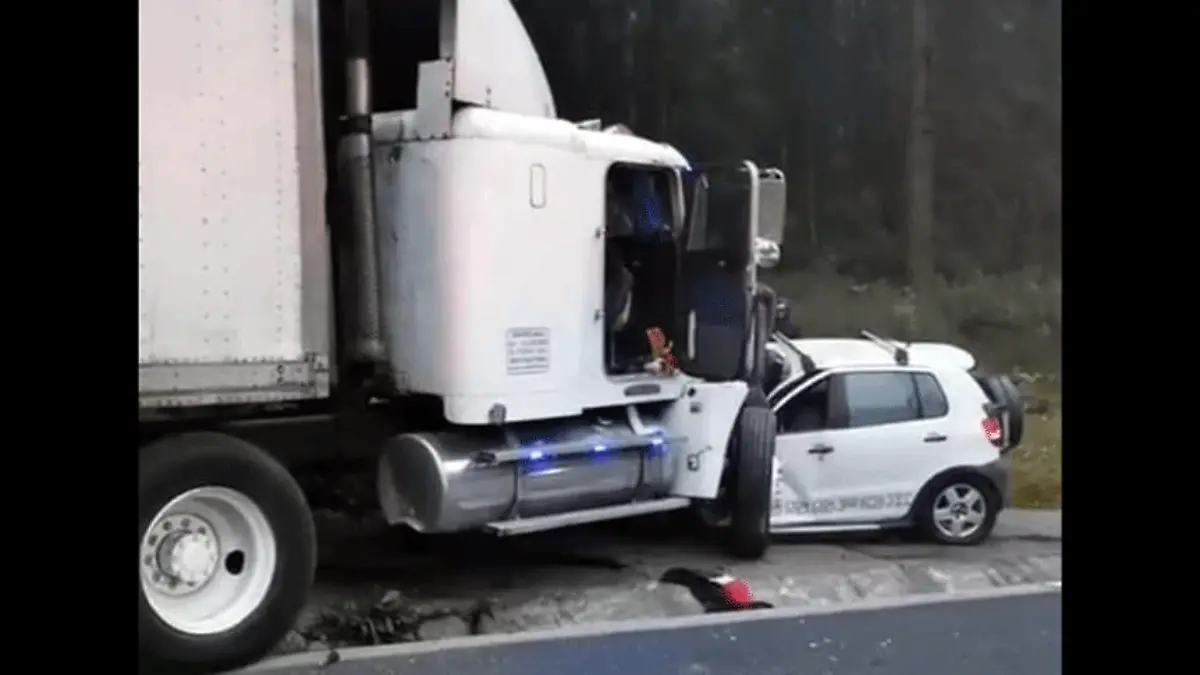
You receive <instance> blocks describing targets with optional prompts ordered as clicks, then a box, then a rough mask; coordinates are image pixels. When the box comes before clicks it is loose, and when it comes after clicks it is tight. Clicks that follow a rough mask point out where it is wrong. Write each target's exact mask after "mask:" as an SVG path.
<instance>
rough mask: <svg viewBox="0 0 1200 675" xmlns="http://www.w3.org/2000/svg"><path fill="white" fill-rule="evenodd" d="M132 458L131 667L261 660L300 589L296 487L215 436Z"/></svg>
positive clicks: (302, 567) (305, 548)
mask: <svg viewBox="0 0 1200 675" xmlns="http://www.w3.org/2000/svg"><path fill="white" fill-rule="evenodd" d="M138 459H139V461H138V531H139V533H140V542H139V544H140V547H139V550H138V566H139V577H140V579H141V592H140V594H139V598H138V645H139V655H140V657H141V658H140V660H141V665H142V666H143V667H149V668H158V667H170V668H172V669H175V670H183V671H187V672H203V671H213V670H224V669H229V668H236V667H239V666H243V665H247V664H249V663H251V662H253V661H255V660H257V659H259V658H261V657H262V656H264V655H265V654H266V653H267V652H269V651H270V650H271V649H272V648H273V647H274V646H275V645H276V644H277V643H278V642H279V640H280V639H281V638H282V637H283V636H284V635H285V634H286V632H287V631H288V630H289V629H290V628H291V626H292V623H293V622H294V621H295V620H296V618H297V617H298V616H299V614H300V611H301V610H302V609H303V607H304V603H305V602H306V601H307V597H308V591H309V589H310V588H311V586H312V580H313V574H314V572H315V568H316V533H315V530H314V527H313V521H312V515H311V514H310V512H309V510H308V505H307V504H306V502H305V500H304V495H303V493H302V492H301V491H300V486H299V485H297V484H296V481H295V480H294V479H293V478H292V476H291V475H290V474H289V473H288V472H287V470H286V469H285V468H284V467H283V466H282V465H281V464H279V462H277V461H275V459H273V458H272V457H270V456H269V455H268V454H267V453H265V452H263V451H262V450H260V449H259V448H257V447H255V446H254V445H251V444H249V443H246V442H245V441H242V440H239V439H237V438H233V437H231V436H226V435H223V434H217V433H208V432H197V433H185V434H179V435H175V436H168V437H164V438H161V439H159V440H157V441H155V442H153V443H151V444H149V445H147V446H145V447H143V448H142V449H141V451H140V453H139V458H138Z"/></svg>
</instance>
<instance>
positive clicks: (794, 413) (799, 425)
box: [776, 379, 829, 433]
mask: <svg viewBox="0 0 1200 675" xmlns="http://www.w3.org/2000/svg"><path fill="white" fill-rule="evenodd" d="M776 417H777V418H778V420H779V431H780V433H798V432H803V431H820V430H821V429H825V428H826V427H827V426H828V422H829V380H828V379H824V380H821V381H820V382H817V383H816V384H814V385H812V386H811V387H809V388H808V389H805V390H804V391H802V392H800V393H799V394H796V395H795V396H794V397H792V400H790V401H788V402H787V403H786V404H785V405H784V406H783V407H782V408H780V409H779V412H778V413H777V414H776Z"/></svg>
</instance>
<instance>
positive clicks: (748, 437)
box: [727, 390, 775, 560]
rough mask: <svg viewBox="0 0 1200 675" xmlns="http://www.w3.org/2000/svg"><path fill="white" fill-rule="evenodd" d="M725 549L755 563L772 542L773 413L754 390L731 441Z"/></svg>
mask: <svg viewBox="0 0 1200 675" xmlns="http://www.w3.org/2000/svg"><path fill="white" fill-rule="evenodd" d="M730 444H731V446H732V447H731V450H732V462H731V467H730V469H731V470H732V476H731V478H732V480H731V481H730V484H729V491H730V493H731V494H730V495H729V520H730V523H729V530H728V532H727V536H728V546H729V550H730V552H731V553H733V554H734V555H735V556H737V557H739V558H744V559H748V560H757V559H759V558H761V557H763V555H764V554H765V553H766V551H767V546H768V545H769V544H770V541H771V532H770V520H771V488H772V485H771V482H772V476H773V474H772V469H773V466H774V459H775V414H774V413H773V412H771V409H770V408H769V407H768V406H767V404H766V399H765V397H763V396H762V394H761V392H758V391H757V390H754V391H753V392H752V393H751V398H750V399H749V400H747V402H746V405H745V407H743V408H742V412H741V415H740V416H739V417H738V421H737V427H736V428H735V429H734V432H733V438H732V439H731V443H730Z"/></svg>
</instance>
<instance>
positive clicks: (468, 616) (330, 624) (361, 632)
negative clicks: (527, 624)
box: [298, 590, 494, 648]
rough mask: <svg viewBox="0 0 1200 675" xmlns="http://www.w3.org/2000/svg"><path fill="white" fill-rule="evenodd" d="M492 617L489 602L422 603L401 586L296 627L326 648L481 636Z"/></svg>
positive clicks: (319, 615)
mask: <svg viewBox="0 0 1200 675" xmlns="http://www.w3.org/2000/svg"><path fill="white" fill-rule="evenodd" d="M493 616H494V607H493V603H492V602H491V601H487V600H475V601H471V602H464V603H461V605H460V606H457V607H454V606H451V607H444V606H443V607H438V608H436V609H433V608H422V607H421V606H420V605H419V604H418V603H415V602H412V601H410V600H408V599H407V598H405V597H404V595H403V594H401V593H400V592H399V591H395V590H389V591H386V592H385V593H383V594H382V596H380V597H379V598H378V599H377V600H373V601H364V602H346V603H343V604H342V605H340V606H338V607H332V608H326V609H324V610H322V611H321V612H320V614H318V616H317V617H316V620H314V621H313V622H312V623H311V624H310V625H309V626H308V627H306V628H305V629H304V630H302V631H298V632H299V634H300V636H301V637H303V639H305V640H306V641H307V642H308V645H309V646H310V648H311V645H313V644H314V643H316V644H318V645H323V646H327V647H349V646H371V645H386V644H396V643H400V642H418V641H421V640H436V639H440V638H445V637H455V636H461V635H479V634H481V633H482V624H483V620H484V619H485V618H489V617H493Z"/></svg>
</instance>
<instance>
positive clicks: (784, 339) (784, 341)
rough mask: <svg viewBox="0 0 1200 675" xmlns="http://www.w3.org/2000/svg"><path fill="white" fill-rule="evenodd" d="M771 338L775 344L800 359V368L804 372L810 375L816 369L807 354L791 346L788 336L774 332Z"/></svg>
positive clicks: (814, 363)
mask: <svg viewBox="0 0 1200 675" xmlns="http://www.w3.org/2000/svg"><path fill="white" fill-rule="evenodd" d="M771 337H772V338H774V340H775V341H776V342H778V343H779V344H781V345H783V346H784V347H785V348H786V349H787V350H788V351H790V352H791V353H793V354H795V355H796V356H798V357H800V367H801V368H803V369H804V372H806V373H811V372H813V371H814V370H816V369H817V364H816V362H815V361H813V360H812V357H811V356H809V355H808V354H805V353H804V352H803V351H801V349H800V348H799V347H797V346H796V345H794V344H792V341H791V339H790V338H788V336H786V335H784V334H783V333H781V332H779V331H775V332H774V333H773V334H772V335H771Z"/></svg>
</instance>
